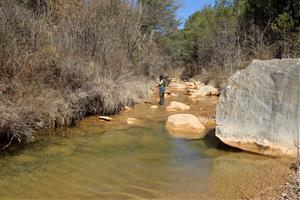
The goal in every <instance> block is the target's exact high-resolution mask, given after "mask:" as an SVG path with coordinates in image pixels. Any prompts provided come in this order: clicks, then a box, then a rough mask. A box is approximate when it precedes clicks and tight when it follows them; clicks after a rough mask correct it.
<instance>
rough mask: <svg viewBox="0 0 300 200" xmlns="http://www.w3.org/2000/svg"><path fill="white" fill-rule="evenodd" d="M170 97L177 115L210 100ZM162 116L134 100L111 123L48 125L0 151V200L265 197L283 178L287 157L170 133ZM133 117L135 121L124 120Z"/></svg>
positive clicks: (207, 106) (203, 109)
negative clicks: (21, 144) (18, 147)
mask: <svg viewBox="0 0 300 200" xmlns="http://www.w3.org/2000/svg"><path fill="white" fill-rule="evenodd" d="M171 100H177V101H180V102H183V103H186V104H189V105H190V106H191V107H192V109H191V111H188V112H184V113H192V114H195V115H196V116H200V115H201V116H211V115H214V112H215V103H216V100H217V99H216V97H203V98H201V99H198V100H197V101H192V100H190V99H189V98H188V97H187V96H186V95H184V94H181V95H179V97H172V98H168V99H167V103H168V102H170V101H171ZM153 101H154V102H155V101H156V99H153ZM169 115H170V113H168V112H166V111H165V108H164V107H162V108H159V109H158V110H151V109H150V105H148V104H139V105H136V106H135V109H134V110H132V111H129V112H122V113H120V114H118V115H115V116H113V118H114V120H113V121H112V122H100V121H99V120H98V118H97V117H89V118H86V119H84V120H83V121H81V122H80V123H78V125H76V126H75V127H72V128H66V129H59V130H55V131H53V130H52V131H49V132H47V133H45V134H46V135H47V136H45V137H43V138H42V139H41V140H39V141H38V142H36V143H34V144H31V145H28V146H26V147H25V148H24V149H23V150H22V151H18V152H15V153H13V154H10V155H2V156H1V157H0V166H1V168H0V175H1V179H0V188H1V189H0V199H220V198H222V199H241V198H249V197H255V196H256V195H257V194H261V195H268V196H270V195H272V194H274V192H275V189H276V188H277V187H278V186H279V185H280V184H282V183H283V182H284V181H285V177H286V175H287V174H288V173H289V163H290V162H291V160H289V159H279V158H278V159H275V158H270V157H266V156H260V155H256V154H251V153H247V152H243V151H240V150H237V149H234V148H230V147H228V146H226V145H224V144H222V143H221V142H220V141H219V140H218V139H217V138H215V137H214V132H213V130H212V131H211V132H210V134H209V135H208V136H207V137H206V138H205V139H204V140H195V141H188V140H177V139H172V138H170V137H169V135H168V132H167V130H166V128H165V122H166V119H167V117H168V116H169ZM133 117H134V118H137V119H139V120H140V121H141V122H142V123H140V124H138V125H137V126H132V125H128V124H127V123H126V120H127V119H128V118H133ZM270 188H271V189H272V190H270Z"/></svg>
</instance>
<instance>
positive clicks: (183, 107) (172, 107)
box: [166, 101, 191, 112]
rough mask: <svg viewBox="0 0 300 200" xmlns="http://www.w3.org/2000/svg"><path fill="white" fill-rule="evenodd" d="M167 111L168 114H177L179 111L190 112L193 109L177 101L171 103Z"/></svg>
mask: <svg viewBox="0 0 300 200" xmlns="http://www.w3.org/2000/svg"><path fill="white" fill-rule="evenodd" d="M166 109H167V111H168V112H175V111H177V110H180V111H185V110H190V109H191V107H190V106H188V105H186V104H184V103H180V102H177V101H172V102H171V103H170V105H169V106H167V107H166Z"/></svg>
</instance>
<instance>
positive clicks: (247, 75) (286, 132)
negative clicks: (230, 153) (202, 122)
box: [216, 59, 300, 156]
mask: <svg viewBox="0 0 300 200" xmlns="http://www.w3.org/2000/svg"><path fill="white" fill-rule="evenodd" d="M299 86H300V59H283V60H270V61H260V60H254V61H253V62H252V63H251V64H250V65H249V67H248V68H246V69H245V70H242V71H239V72H237V73H235V74H234V75H233V76H232V77H231V78H230V79H229V85H228V86H227V87H226V88H224V90H223V91H222V93H221V96H220V98H219V101H218V104H217V116H216V122H217V128H216V135H217V137H219V138H220V139H221V140H222V141H223V142H225V143H226V144H228V145H231V146H234V147H238V148H240V149H243V150H246V151H251V152H255V153H260V154H265V155H272V156H279V155H289V156H297V154H299V147H300V146H299V145H300V119H299V116H300V90H299Z"/></svg>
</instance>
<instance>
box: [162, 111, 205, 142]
mask: <svg viewBox="0 0 300 200" xmlns="http://www.w3.org/2000/svg"><path fill="white" fill-rule="evenodd" d="M166 128H167V129H168V131H169V133H170V135H171V136H172V137H174V138H181V139H201V138H203V137H204V136H205V134H206V132H205V127H204V125H203V124H202V123H201V122H200V120H199V119H198V118H197V117H196V116H194V115H191V114H176V115H171V116H169V117H168V120H167V124H166Z"/></svg>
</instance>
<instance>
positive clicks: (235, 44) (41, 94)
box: [0, 0, 300, 142]
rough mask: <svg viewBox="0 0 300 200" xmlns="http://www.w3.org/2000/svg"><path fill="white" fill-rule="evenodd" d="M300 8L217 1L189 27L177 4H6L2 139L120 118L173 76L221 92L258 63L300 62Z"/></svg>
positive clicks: (293, 3)
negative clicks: (177, 72) (96, 117)
mask: <svg viewBox="0 0 300 200" xmlns="http://www.w3.org/2000/svg"><path fill="white" fill-rule="evenodd" d="M299 4H300V3H299V1H297V0H286V1H282V0H264V1H262V0H218V1H216V3H215V5H214V6H208V7H205V8H204V9H202V10H200V11H198V12H196V13H194V14H193V15H192V16H190V17H189V19H188V20H187V22H186V23H185V25H184V28H183V29H179V28H178V25H179V21H178V19H176V14H175V13H176V10H177V8H178V2H176V1H175V0H156V1H152V0H138V1H124V0H10V1H6V0H2V1H0V25H1V28H0V45H1V48H0V93H1V96H0V118H1V121H0V139H2V141H3V140H7V141H12V140H15V141H19V142H23V141H31V140H33V138H34V133H35V131H36V130H39V129H43V128H55V127H60V126H66V125H70V124H72V123H73V122H74V121H75V120H77V119H81V118H83V117H84V116H87V115H92V114H99V113H102V114H110V113H115V112H118V111H120V110H121V109H122V107H124V106H125V105H131V104H134V103H136V102H137V101H138V99H139V98H143V97H145V96H146V95H147V92H148V88H149V87H150V86H151V83H153V80H155V78H156V77H157V76H158V75H159V74H160V73H165V72H166V70H168V69H169V68H172V69H183V75H182V76H183V78H186V79H188V78H192V77H194V78H198V79H201V80H202V81H204V82H209V81H211V80H214V81H215V82H216V85H219V86H222V85H223V84H225V83H226V79H227V78H228V77H229V76H230V75H231V74H233V73H234V72H235V71H236V70H238V69H241V68H243V67H245V66H247V64H248V63H249V62H251V60H253V59H271V58H288V57H300V34H299V31H300V30H299V28H300V5H299Z"/></svg>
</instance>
